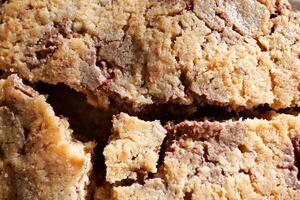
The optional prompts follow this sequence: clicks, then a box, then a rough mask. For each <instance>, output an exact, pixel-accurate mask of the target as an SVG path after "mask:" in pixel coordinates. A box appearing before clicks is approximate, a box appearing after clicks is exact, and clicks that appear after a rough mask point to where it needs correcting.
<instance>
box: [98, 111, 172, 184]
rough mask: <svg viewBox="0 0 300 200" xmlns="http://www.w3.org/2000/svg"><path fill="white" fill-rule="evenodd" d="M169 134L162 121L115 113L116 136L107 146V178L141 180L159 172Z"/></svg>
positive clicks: (113, 136) (111, 138) (109, 180)
mask: <svg viewBox="0 0 300 200" xmlns="http://www.w3.org/2000/svg"><path fill="white" fill-rule="evenodd" d="M166 133H167V131H166V130H165V129H164V128H163V127H162V125H161V124H160V122H159V121H153V122H145V121H143V120H139V119H138V118H137V117H130V116H129V115H127V114H125V113H121V114H119V115H118V116H115V118H114V120H113V135H112V136H111V137H110V141H109V144H108V145H107V146H106V147H105V149H104V156H105V164H106V167H107V168H106V180H107V181H108V182H110V183H115V182H117V181H122V180H126V179H131V180H138V179H144V178H145V176H147V174H148V173H150V172H151V173H156V172H157V168H156V165H157V161H158V158H159V154H158V152H159V151H160V147H161V145H162V142H163V140H164V137H165V135H166Z"/></svg>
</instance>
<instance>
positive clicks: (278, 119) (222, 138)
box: [95, 114, 300, 200]
mask: <svg viewBox="0 0 300 200" xmlns="http://www.w3.org/2000/svg"><path fill="white" fill-rule="evenodd" d="M299 122H300V117H299V116H292V115H284V114H281V115H277V116H273V117H272V118H271V119H270V120H263V119H245V120H242V119H241V120H238V121H232V120H229V121H225V122H211V121H202V122H198V121H184V122H181V123H179V124H176V125H172V124H169V125H167V126H166V127H165V128H166V130H168V135H169V136H168V139H167V141H166V143H165V145H166V147H165V150H164V151H161V152H160V154H161V155H162V156H163V163H162V164H161V165H160V166H158V172H157V173H154V174H153V175H152V177H149V178H145V179H144V180H143V181H140V182H137V181H135V182H133V183H132V182H129V184H128V183H126V182H124V183H123V185H122V184H121V185H120V184H119V185H117V184H115V185H114V184H113V185H112V189H111V190H110V191H111V192H110V193H109V192H106V193H104V192H103V188H100V189H99V192H97V194H98V195H100V194H106V195H107V196H108V195H109V198H111V199H122V200H125V199H297V197H298V196H299V194H300V182H299V180H298V178H297V174H298V168H297V167H299V166H297V165H298V164H297V163H298V159H299V155H300V154H299V141H300V139H299V138H300V135H299V133H300V126H299V124H300V123H299ZM126 184H127V185H126ZM96 197H97V196H96ZM95 199H97V198H95Z"/></svg>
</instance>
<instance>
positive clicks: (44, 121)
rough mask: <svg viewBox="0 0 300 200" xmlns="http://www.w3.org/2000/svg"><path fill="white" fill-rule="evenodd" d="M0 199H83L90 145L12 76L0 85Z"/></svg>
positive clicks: (35, 93) (41, 99) (33, 92)
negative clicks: (80, 139) (73, 132)
mask: <svg viewBox="0 0 300 200" xmlns="http://www.w3.org/2000/svg"><path fill="white" fill-rule="evenodd" d="M0 105H1V106H0V196H1V199H24V200H26V199H28V200H29V199H30V200H31V199H70V200H71V199H72V200H73V199H82V200H83V199H85V198H86V197H87V193H88V191H87V189H88V188H87V186H88V184H89V173H90V172H91V169H92V164H91V151H92V149H93V146H94V144H93V143H87V144H83V143H81V142H79V141H77V140H75V139H73V138H72V136H71V134H72V130H70V129H69V128H68V127H69V124H68V122H67V121H66V120H65V119H60V118H58V117H56V116H55V114H54V112H53V110H52V108H51V107H50V105H48V104H47V103H46V100H45V97H44V96H42V95H39V94H38V93H37V92H36V91H34V90H33V89H32V88H30V87H28V86H25V85H24V84H23V83H22V81H21V79H20V78H18V77H17V76H16V75H12V76H9V77H8V78H7V80H1V81H0Z"/></svg>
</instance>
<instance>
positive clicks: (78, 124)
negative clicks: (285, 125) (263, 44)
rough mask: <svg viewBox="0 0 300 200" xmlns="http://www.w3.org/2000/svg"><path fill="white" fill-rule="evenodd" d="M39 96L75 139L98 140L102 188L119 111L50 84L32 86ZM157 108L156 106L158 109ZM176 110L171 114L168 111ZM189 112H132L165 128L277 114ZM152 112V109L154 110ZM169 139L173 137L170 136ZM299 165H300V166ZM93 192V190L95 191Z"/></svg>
mask: <svg viewBox="0 0 300 200" xmlns="http://www.w3.org/2000/svg"><path fill="white" fill-rule="evenodd" d="M31 85H32V86H33V87H34V88H35V89H36V90H37V91H39V93H41V94H44V95H45V96H46V97H47V102H48V103H49V104H50V105H51V106H52V107H53V109H54V111H55V113H56V114H57V115H61V116H63V117H66V118H67V119H68V121H69V123H70V127H71V128H72V129H73V130H74V136H75V138H77V139H79V140H81V141H83V142H86V141H91V140H95V141H97V147H96V150H95V154H94V158H93V165H94V167H93V169H94V172H93V175H92V178H91V179H92V180H91V182H92V184H91V186H90V187H93V188H94V186H95V185H97V186H99V185H100V186H101V185H104V184H105V183H106V181H105V174H106V173H105V171H106V168H105V163H104V161H105V160H104V156H103V149H104V147H105V146H106V145H107V142H108V138H109V136H110V134H111V128H112V123H111V119H112V116H113V115H114V114H117V113H118V111H104V110H101V109H99V108H95V107H93V106H91V105H89V104H88V103H87V101H86V98H85V96H84V95H83V94H81V93H78V92H76V91H74V90H72V89H70V88H69V87H67V86H66V85H64V84H58V85H50V84H45V83H37V84H31ZM154 106H155V105H153V107H154ZM170 108H173V110H172V111H171V112H168V110H170ZM182 109H183V110H184V109H188V108H187V107H185V106H175V105H169V106H167V110H165V108H162V107H158V108H157V109H152V110H154V112H152V113H151V112H148V113H147V112H146V113H144V114H138V113H135V114H134V113H132V114H131V115H132V116H137V117H139V118H140V119H142V120H146V121H152V120H160V121H161V123H162V125H164V126H165V127H166V125H167V124H168V123H169V122H172V123H174V124H177V123H180V122H182V121H184V120H189V121H193V120H197V121H203V120H210V121H220V122H222V121H226V120H238V119H240V118H252V119H253V118H259V119H269V116H270V113H271V112H274V111H273V110H272V109H271V108H269V107H268V106H261V107H258V108H256V109H254V110H252V111H241V112H234V111H228V110H227V109H226V108H222V107H218V106H204V107H201V108H199V109H198V111H197V112H195V113H193V114H190V113H188V112H181V113H176V110H182ZM150 110H151V109H150ZM299 111H300V108H294V109H282V110H279V111H278V113H288V114H294V115H297V114H298V113H299ZM167 137H169V136H167ZM167 137H166V139H165V140H164V143H163V144H162V146H161V149H160V152H159V161H158V167H159V166H160V165H161V164H162V163H163V159H164V156H165V151H166V148H165V147H166V146H167V144H166V143H167V141H168V139H167ZM298 166H299V165H297V167H298ZM153 176H154V174H151V173H149V174H148V178H149V177H150V178H151V177H153ZM132 183H133V182H131V181H129V180H128V181H124V182H122V183H121V184H120V185H131V184H132ZM92 192H93V191H92Z"/></svg>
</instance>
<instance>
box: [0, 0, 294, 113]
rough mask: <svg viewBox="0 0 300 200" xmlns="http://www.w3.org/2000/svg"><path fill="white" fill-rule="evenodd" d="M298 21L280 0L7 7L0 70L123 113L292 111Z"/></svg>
mask: <svg viewBox="0 0 300 200" xmlns="http://www.w3.org/2000/svg"><path fill="white" fill-rule="evenodd" d="M299 16H300V15H299V13H297V12H294V11H291V10H290V5H289V3H288V1H287V0H278V1H274V0H273V1H265V0H264V1H263V0H260V1H258V0H231V1H224V0H176V1H170V0H162V1H156V0H129V1H122V0H116V1H112V0H105V1H91V0H79V1H70V0H67V1H62V0H56V1H49V0H38V1H29V0H26V1H25V0H24V1H19V0H11V1H8V2H6V3H4V4H2V5H1V12H0V41H1V42H0V68H1V69H3V70H6V71H14V72H17V73H18V74H19V75H20V76H22V77H23V78H26V79H28V80H30V81H33V82H35V81H44V82H47V83H52V84H57V83H64V84H66V85H68V86H70V87H72V88H74V89H76V90H77V91H80V92H83V93H84V94H86V95H87V97H88V101H89V102H90V103H92V104H93V105H97V106H101V107H110V108H112V107H116V108H120V109H122V110H127V111H128V112H142V111H144V109H145V110H151V109H152V108H157V107H158V106H161V107H166V108H168V106H172V105H177V106H183V105H185V106H187V107H188V108H190V107H192V108H194V107H199V106H200V105H206V104H213V105H220V106H224V107H228V108H230V109H239V108H246V109H252V108H254V107H257V106H259V105H268V106H270V107H272V108H274V109H280V108H287V107H294V106H299V105H300V99H299V96H300V95H299V84H300V79H299V77H300V75H299V66H300V59H299V49H300V42H299V41H300V17H299Z"/></svg>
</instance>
